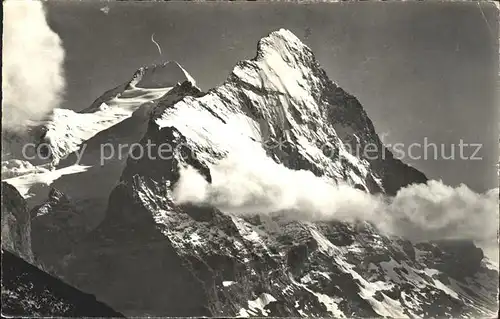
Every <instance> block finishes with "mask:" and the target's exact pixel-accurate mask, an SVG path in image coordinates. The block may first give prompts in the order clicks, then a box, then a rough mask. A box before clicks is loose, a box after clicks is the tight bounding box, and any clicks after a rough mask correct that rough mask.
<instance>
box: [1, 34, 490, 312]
mask: <svg viewBox="0 0 500 319" xmlns="http://www.w3.org/2000/svg"><path fill="white" fill-rule="evenodd" d="M168 69H170V68H168ZM175 69H176V70H179V69H178V68H175ZM181 69H182V68H181ZM182 70H184V69H182ZM170 72H171V71H168V70H166V69H165V68H163V67H161V68H155V67H150V68H144V69H140V70H139V71H138V72H137V73H136V76H134V78H133V79H132V80H131V81H130V82H128V83H129V84H128V85H125V86H124V87H123V88H117V89H114V90H111V91H108V92H106V93H105V94H104V96H103V97H102V98H99V99H98V100H97V101H98V102H96V103H97V104H100V105H105V106H104V107H98V108H95V106H96V105H97V104H96V103H94V105H93V106H92V107H91V108H90V109H89V114H93V115H95V116H98V117H100V116H101V115H102V114H101V113H100V112H101V110H103V109H105V110H106V112H112V113H115V111H113V109H114V108H115V107H118V108H121V109H122V108H123V104H120V103H125V102H123V101H122V99H126V98H127V99H128V98H130V99H133V100H134V102H133V105H132V102H130V101H129V102H126V103H128V104H126V108H127V109H128V110H129V112H131V113H128V114H129V115H130V114H136V116H127V117H123V118H121V119H120V120H116V121H115V120H113V122H107V123H108V124H109V125H108V124H106V127H105V128H104V129H103V128H101V127H100V128H96V131H95V132H94V133H93V134H88V135H85V136H84V135H80V134H79V133H78V134H77V135H78V136H79V137H78V139H75V141H76V142H74V143H73V144H72V145H73V146H70V147H69V146H68V144H64V146H61V145H63V144H61V143H58V142H56V140H57V139H55V138H51V139H50V143H52V144H50V145H53V146H52V149H53V150H55V151H54V154H63V153H67V154H70V155H69V156H68V157H67V158H66V159H64V160H61V161H58V163H57V165H56V166H55V171H54V172H51V174H54V173H57V172H61V170H65V171H64V172H66V175H59V176H60V177H57V178H55V179H53V180H51V181H50V182H49V183H46V185H48V186H47V189H48V190H45V194H44V195H43V196H38V197H36V196H35V197H36V198H37V201H38V203H37V205H33V206H32V210H31V213H30V215H31V223H32V224H33V225H36V226H34V227H33V230H32V232H31V236H32V237H33V239H34V238H37V243H36V244H35V243H33V244H32V246H33V252H34V254H35V255H36V256H37V258H40V260H42V261H43V262H44V263H46V264H48V265H49V266H50V267H51V268H53V269H54V271H55V273H56V274H57V275H58V276H59V277H60V278H62V279H63V280H64V281H66V282H68V283H70V284H71V285H73V286H75V287H77V288H78V289H80V290H82V291H85V292H87V293H92V294H94V295H96V296H97V298H98V299H99V300H102V301H104V302H106V303H107V304H108V305H110V306H111V307H112V308H113V309H116V310H117V311H119V312H120V313H123V314H124V315H126V316H195V317H196V316H217V317H229V316H242V317H248V316H255V317H262V316H286V317H338V318H346V317H347V318H348V317H378V316H384V317H394V318H402V317H451V318H455V317H493V316H495V315H496V312H497V311H498V303H497V299H498V269H497V268H495V266H493V265H492V263H491V262H490V261H489V260H488V258H486V257H484V255H483V252H482V251H481V249H479V248H477V247H475V246H474V244H473V243H471V242H469V241H449V240H448V241H437V242H422V243H414V242H410V241H409V240H406V239H404V238H400V237H394V236H389V235H386V234H383V233H382V232H380V231H379V230H378V229H377V228H376V227H375V226H374V225H372V224H370V223H368V222H366V221H357V222H345V221H340V220H332V221H322V222H312V221H302V220H293V219H290V218H287V214H286V213H287V212H286V211H285V212H281V213H280V214H275V215H263V214H259V212H258V211H255V212H253V211H252V212H247V214H245V215H244V216H243V215H234V214H231V213H230V212H227V211H224V210H221V209H218V208H216V207H213V206H210V205H204V206H197V205H192V204H186V203H184V204H179V203H178V202H177V201H176V199H175V196H174V189H175V186H176V185H177V183H178V182H179V178H180V175H181V171H182V169H183V168H185V167H186V166H190V167H193V168H194V169H196V171H197V172H199V174H201V176H202V177H203V178H204V179H205V180H206V181H207V182H208V183H212V182H213V180H214V178H215V176H214V172H213V167H214V165H216V164H217V163H218V162H219V161H220V160H221V159H223V158H226V157H228V156H230V155H231V154H235V153H243V154H248V157H247V158H248V160H252V154H253V153H252V152H257V151H258V150H263V151H264V152H265V155H266V156H267V157H268V158H270V159H272V160H273V161H275V162H276V163H278V164H281V165H283V166H285V167H287V168H289V169H291V170H294V171H298V170H307V171H310V172H312V173H313V174H314V175H315V176H317V177H320V178H324V179H326V180H329V181H332V182H333V183H346V184H348V185H350V186H352V187H353V188H357V189H359V190H362V191H365V192H366V193H371V194H377V193H381V194H386V195H394V194H396V192H397V191H398V190H399V189H400V188H402V187H405V186H407V185H410V184H412V183H425V182H427V178H426V177H425V175H424V174H423V173H421V172H419V171H418V170H416V169H415V168H413V167H411V166H408V165H406V164H404V163H403V162H401V161H400V160H398V159H395V158H394V156H393V155H392V153H391V152H390V150H388V149H386V148H385V147H384V146H383V145H382V143H381V141H380V139H379V137H378V135H377V133H376V131H375V128H374V126H373V124H372V122H371V120H370V119H369V118H368V116H367V114H366V112H365V111H364V109H363V107H362V106H361V104H360V103H359V101H358V100H357V99H356V98H355V97H353V96H352V95H350V94H349V93H347V92H346V91H344V90H343V89H342V88H340V87H339V86H338V85H337V84H336V83H334V82H332V81H331V80H330V79H329V78H328V76H327V75H326V73H325V71H324V70H323V69H322V68H321V66H320V65H319V62H318V61H317V60H316V58H315V57H314V54H313V53H312V52H311V50H310V49H309V48H308V47H307V46H306V45H304V44H303V43H302V42H301V41H300V40H299V39H298V38H297V37H296V36H295V35H293V34H292V33H291V32H289V31H287V30H283V29H282V30H279V31H275V32H273V33H271V34H270V35H268V36H267V37H265V38H263V39H261V40H260V41H259V43H258V48H257V54H256V56H255V58H253V59H252V60H248V61H242V62H239V63H238V64H237V65H236V66H235V68H234V69H233V71H232V72H231V74H230V75H229V76H228V78H227V80H226V81H225V82H224V83H223V84H222V85H220V86H219V87H217V88H214V89H211V90H209V91H208V92H201V91H200V90H199V89H198V88H197V87H196V86H195V84H194V80H192V78H191V77H190V76H189V75H186V74H187V73H186V72H185V71H182V73H183V74H184V75H185V77H186V80H185V81H182V83H178V84H175V85H174V86H173V87H169V88H168V90H167V89H165V90H164V88H163V87H162V85H163V84H164V83H166V82H162V79H163V78H165V79H166V80H165V81H167V82H168V83H169V85H170V84H173V81H172V80H171V79H170V75H169V74H170ZM166 73H167V74H166ZM145 75H147V80H144V76H145ZM140 77H143V78H142V79H141V80H138V78H140ZM174 77H175V78H177V77H178V76H177V75H176V76H174ZM179 82H181V81H179ZM130 83H132V84H130ZM158 87H161V88H158ZM145 89H148V90H162V91H161V92H160V91H155V92H154V94H152V93H151V92H149V93H144V91H143V90H145ZM137 94H138V95H140V96H141V99H140V101H139V99H136V98H135V97H131V96H137ZM105 101H108V102H105ZM109 101H111V102H109ZM113 103H114V104H113ZM82 114H85V113H82ZM106 114H107V113H106ZM78 121H80V119H79V120H78ZM82 121H83V120H82ZM56 122H57V121H56ZM56 122H54V123H53V125H52V126H51V130H52V131H50V132H51V133H50V134H48V135H46V136H60V134H61V132H66V131H68V132H69V134H70V135H72V134H74V132H75V131H78V130H79V128H78V126H77V127H76V128H74V127H72V126H71V125H69V126H67V127H66V128H61V124H58V123H56ZM97 122H98V123H101V121H97ZM78 123H80V125H79V127H87V125H86V124H85V122H78ZM72 136H74V135H72ZM109 141H112V143H115V144H116V145H117V144H118V143H123V142H129V143H130V142H133V143H139V144H140V145H142V146H143V147H146V146H147V145H150V146H152V154H159V152H160V150H159V147H161V145H165V144H167V145H169V146H170V149H169V150H170V153H169V154H168V155H169V156H167V157H165V158H161V157H158V156H154V157H150V156H138V155H139V154H136V153H135V152H136V151H137V150H131V153H129V156H128V157H126V158H123V159H110V160H109V162H106V163H104V164H102V163H100V162H99V161H98V159H97V154H98V151H99V145H101V144H102V143H105V142H109ZM368 144H373V145H375V146H376V150H377V152H378V156H375V157H373V156H372V157H367V156H364V154H362V153H361V154H360V153H356V152H353V151H352V150H355V149H356V148H357V147H359V148H363V147H365V146H366V145H368ZM83 145H87V146H86V147H88V149H87V150H86V152H85V153H84V158H83V161H82V162H80V163H79V165H80V166H84V167H85V171H84V172H83V173H82V172H80V173H76V174H73V173H71V172H68V169H70V168H71V167H73V166H74V165H73V166H72V164H71V162H72V161H71V159H72V155H71V154H72V153H71V152H74V151H77V150H78V149H81V148H82V147H83ZM245 152H246V153H245ZM101 155H102V154H101ZM372 155H373V154H372ZM42 174H43V173H42ZM35 175H36V174H35ZM21 177H22V176H21ZM17 178H18V179H16V180H14V181H13V185H15V186H16V187H21V186H22V187H23V188H24V189H33V188H32V186H29V185H28V186H27V184H29V182H28V181H29V180H34V179H36V178H34V177H33V178H29V179H28V178H25V179H24V180H23V182H21V180H20V179H19V177H17ZM269 178H272V176H269ZM11 180H12V179H11ZM36 180H41V179H40V178H38V179H36ZM45 180H47V179H45ZM91 181H92V182H91ZM96 184H98V185H99V186H95V187H96V188H97V189H96V190H92V189H86V188H92V187H94V186H90V185H96ZM101 184H102V185H105V187H104V186H101ZM87 185H89V186H87ZM25 193H30V192H29V191H26V192H25ZM35 197H32V198H35ZM95 202H98V203H99V204H97V205H96V204H93V203H95ZM2 225H3V222H2ZM2 227H3V226H2ZM63 238H65V239H66V241H65V242H64V243H60V244H59V245H57V242H60V241H61V240H62V239H63Z"/></svg>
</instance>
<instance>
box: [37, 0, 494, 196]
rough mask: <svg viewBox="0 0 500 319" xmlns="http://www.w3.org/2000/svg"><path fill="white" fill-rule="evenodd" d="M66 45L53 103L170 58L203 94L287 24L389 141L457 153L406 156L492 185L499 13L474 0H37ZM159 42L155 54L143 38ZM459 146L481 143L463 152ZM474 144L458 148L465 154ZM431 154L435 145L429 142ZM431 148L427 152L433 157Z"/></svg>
mask: <svg viewBox="0 0 500 319" xmlns="http://www.w3.org/2000/svg"><path fill="white" fill-rule="evenodd" d="M45 5H46V8H47V12H48V19H49V24H50V26H51V27H52V29H53V30H54V31H55V32H56V33H57V34H59V36H60V37H61V39H62V44H63V47H64V49H65V62H64V72H65V78H66V82H67V89H66V92H65V95H64V100H63V103H62V105H61V107H64V108H69V109H73V110H81V109H83V108H85V107H88V106H89V105H90V104H91V103H92V102H93V101H94V100H95V99H96V98H97V97H99V96H100V95H101V94H102V93H104V91H106V90H109V89H111V88H113V87H115V86H117V85H120V84H122V83H123V82H126V81H128V80H129V79H130V78H131V76H132V74H133V73H134V71H135V70H136V69H137V68H139V67H140V66H142V65H148V64H153V63H159V62H162V61H166V60H176V61H178V62H179V63H180V64H181V65H182V66H183V67H184V68H185V69H186V70H187V71H188V72H189V73H190V74H191V75H192V76H193V77H194V78H195V79H196V81H197V83H198V86H200V87H201V89H203V90H208V89H210V88H212V87H215V86H217V85H219V84H221V83H222V82H223V81H224V80H225V78H226V77H227V76H228V74H229V73H230V72H231V70H232V68H233V67H234V66H235V64H236V63H237V62H238V61H240V60H243V59H250V58H252V57H254V55H255V52H256V44H257V42H258V40H259V39H260V38H262V37H264V36H266V35H267V34H269V33H270V32H272V31H274V30H277V29H280V28H286V29H289V30H291V31H292V32H293V33H294V34H295V35H297V36H298V37H299V38H300V39H301V40H302V41H303V42H304V43H305V44H307V45H308V46H309V47H310V48H311V49H312V50H313V52H314V54H315V56H316V58H317V59H318V61H319V63H320V64H321V65H322V67H323V68H324V69H325V71H326V72H327V74H328V76H329V77H330V79H331V80H332V81H334V82H336V83H337V84H339V85H340V86H341V87H342V88H344V89H345V90H346V91H348V92H349V93H351V94H353V95H355V96H356V97H357V98H358V100H359V101H360V102H361V104H362V105H363V107H364V108H365V110H366V111H367V113H368V115H369V117H370V118H371V119H372V121H373V122H374V125H375V128H376V130H377V132H379V134H383V136H382V139H383V141H384V142H385V143H387V144H395V143H403V144H404V145H407V146H408V145H411V144H412V143H419V144H421V145H422V144H424V143H425V141H427V143H436V144H437V145H438V146H440V145H444V146H443V147H445V152H446V155H449V154H450V152H451V148H454V149H455V152H456V153H455V155H456V156H455V157H456V158H455V160H445V159H438V160H435V159H434V158H433V156H431V158H428V159H423V158H421V159H416V158H417V157H419V156H420V157H422V156H423V150H422V149H420V150H418V149H416V150H415V151H414V153H413V154H412V155H414V157H415V158H414V159H411V158H408V157H405V158H404V159H403V160H404V161H405V162H407V163H409V164H411V165H413V166H415V167H416V168H418V169H420V170H421V171H422V172H424V173H425V174H426V175H427V176H428V177H429V178H433V179H438V180H439V179H442V180H443V182H445V183H446V184H449V185H452V186H456V185H459V184H460V183H465V184H467V185H468V186H469V187H471V188H472V189H474V190H476V191H481V192H482V191H485V190H487V189H490V188H493V187H497V186H498V177H497V173H496V172H497V168H496V164H497V163H498V159H499V148H498V137H499V135H500V132H499V122H500V121H499V119H500V114H499V107H498V101H497V100H495V94H496V88H497V87H498V86H497V85H496V83H498V82H497V74H498V52H499V50H498V48H499V45H498V13H497V11H496V9H495V7H494V6H493V5H492V4H488V3H483V4H482V5H481V7H479V6H478V5H477V4H476V3H459V2H454V3H421V2H405V3H397V2H391V3H379V2H373V3H368V2H363V3H359V2H358V3H356V2H352V3H330V4H326V3H316V4H312V3H311V4H293V3H274V4H272V3H252V2H247V3H220V2H216V3H214V2H212V3H190V2H168V3H167V2H115V1H113V2H104V1H92V2H83V1H82V2H80V1H79V2H67V1H50V2H46V4H45ZM153 33H154V38H155V40H156V41H157V42H158V43H159V45H160V46H161V48H162V55H160V53H159V52H158V49H157V47H156V45H155V44H154V43H152V42H151V35H152V34H153ZM460 140H462V142H463V143H468V144H471V143H474V144H480V145H482V146H481V148H480V150H479V152H478V153H477V154H476V156H475V157H480V158H482V159H481V160H471V159H466V160H460V159H457V157H458V147H459V143H460ZM475 148H476V147H473V146H470V147H469V148H466V151H465V155H468V156H471V155H472V152H473V151H474V149H475ZM431 150H432V149H431ZM431 155H433V154H431Z"/></svg>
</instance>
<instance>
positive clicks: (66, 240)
mask: <svg viewBox="0 0 500 319" xmlns="http://www.w3.org/2000/svg"><path fill="white" fill-rule="evenodd" d="M30 215H31V218H32V222H31V238H32V247H33V253H34V254H35V256H37V259H38V260H40V261H41V262H42V263H43V264H45V265H53V264H55V263H57V262H58V261H59V260H61V258H62V257H63V256H65V255H67V254H68V253H70V252H71V249H72V247H73V246H75V245H76V243H77V242H78V241H79V240H81V239H82V238H83V237H84V236H85V234H86V233H87V232H88V231H89V230H90V229H89V228H90V225H88V220H86V218H85V217H86V216H85V215H84V214H83V213H82V211H81V210H80V209H78V208H77V207H76V206H74V205H73V204H72V203H71V202H70V201H69V199H68V198H67V196H66V195H64V194H63V193H61V192H60V191H58V190H57V189H52V190H51V191H50V193H49V196H48V199H47V201H46V202H45V203H43V204H42V205H39V206H37V207H34V208H33V209H32V210H31V212H30Z"/></svg>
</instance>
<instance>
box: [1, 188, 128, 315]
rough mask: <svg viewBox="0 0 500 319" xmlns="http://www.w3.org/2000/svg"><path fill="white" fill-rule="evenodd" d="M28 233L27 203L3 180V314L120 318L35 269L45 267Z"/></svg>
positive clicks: (29, 229) (91, 299) (89, 297)
mask: <svg viewBox="0 0 500 319" xmlns="http://www.w3.org/2000/svg"><path fill="white" fill-rule="evenodd" d="M53 197H56V195H55V194H54V196H53ZM30 234H31V227H30V214H29V212H28V209H27V207H26V202H25V201H24V199H23V198H22V197H21V195H20V194H19V192H18V191H17V190H16V189H15V188H14V187H13V186H11V185H10V184H8V183H5V182H2V316H9V317H20V316H23V317H33V316H43V317H45V316H91V317H94V316H99V317H101V316H110V317H123V315H121V314H120V313H118V312H115V311H114V310H112V309H111V308H109V307H107V306H106V305H104V304H102V303H100V302H98V301H96V299H95V297H93V296H92V295H87V294H84V293H82V292H81V291H79V290H77V289H75V288H73V287H71V286H69V285H67V284H65V283H64V282H62V281H61V280H59V279H57V278H55V277H52V276H51V275H49V274H47V273H46V272H44V271H42V270H40V269H39V268H37V267H41V268H44V267H43V266H41V264H40V261H39V259H38V258H36V257H35V256H36V255H35V256H34V255H33V252H32V250H31V246H32V242H31V238H30V237H31V236H30ZM34 265H37V266H34Z"/></svg>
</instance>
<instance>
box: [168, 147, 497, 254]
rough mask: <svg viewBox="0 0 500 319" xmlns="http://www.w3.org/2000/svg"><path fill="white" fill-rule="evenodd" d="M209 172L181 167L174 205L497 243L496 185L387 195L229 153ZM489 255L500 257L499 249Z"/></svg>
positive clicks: (421, 188)
mask: <svg viewBox="0 0 500 319" xmlns="http://www.w3.org/2000/svg"><path fill="white" fill-rule="evenodd" d="M254 155H255V154H254ZM210 171H211V175H212V183H208V182H207V181H206V180H205V179H204V178H203V177H202V176H201V175H200V174H199V173H198V171H196V170H195V169H194V168H192V167H185V168H183V169H181V175H180V179H179V181H178V182H177V184H176V185H175V188H174V192H173V195H174V198H175V200H176V202H177V203H179V204H182V203H191V204H196V205H211V206H215V207H217V208H219V209H220V210H222V211H225V212H228V213H233V214H238V215H245V214H255V213H259V214H276V213H279V214H284V215H285V216H287V217H288V218H291V219H298V220H307V221H322V220H323V221H326V220H340V221H355V220H364V221H368V222H371V223H373V224H374V225H375V226H377V227H378V228H379V229H380V230H381V231H382V232H385V233H387V234H391V235H396V236H403V237H405V238H408V239H410V240H413V241H428V240H439V239H470V240H474V241H475V242H476V243H477V244H478V245H480V246H481V247H482V248H486V249H485V251H486V250H490V248H491V247H495V246H497V231H498V216H499V215H498V205H499V202H498V198H499V197H498V196H499V192H498V189H494V190H491V191H489V192H487V193H485V194H478V193H475V192H473V191H472V190H470V189H469V188H468V187H467V186H465V185H461V186H459V187H456V188H454V187H450V186H446V185H444V184H443V183H441V182H438V181H429V182H428V183H427V184H420V185H411V186H408V187H405V188H403V189H401V190H400V191H399V192H398V193H397V195H396V196H395V197H392V198H388V197H382V196H375V195H371V194H368V193H366V192H363V191H361V190H358V189H355V188H353V187H351V186H348V185H343V184H340V185H336V184H334V183H332V182H331V181H328V180H326V179H323V178H318V177H316V176H314V175H313V174H312V173H311V172H309V171H293V170H290V169H287V168H286V167H284V166H283V165H280V164H277V163H276V162H274V161H273V160H272V159H270V158H268V157H266V156H265V155H264V154H263V153H262V154H259V155H256V156H252V157H251V158H250V157H249V155H248V154H245V155H244V156H229V157H227V158H225V159H223V160H221V161H220V162H219V163H217V164H216V165H214V166H212V167H211V169H210ZM495 254H496V255H497V256H496V257H495ZM491 258H492V259H494V260H498V250H496V253H493V256H491Z"/></svg>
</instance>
